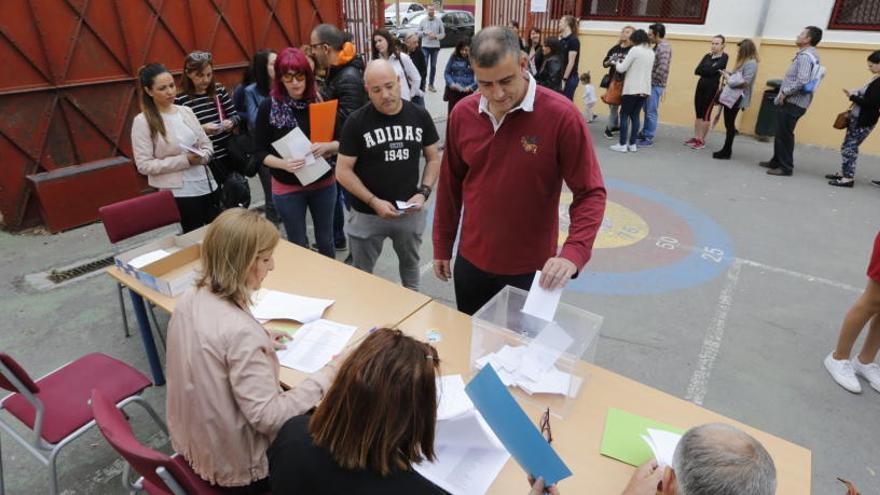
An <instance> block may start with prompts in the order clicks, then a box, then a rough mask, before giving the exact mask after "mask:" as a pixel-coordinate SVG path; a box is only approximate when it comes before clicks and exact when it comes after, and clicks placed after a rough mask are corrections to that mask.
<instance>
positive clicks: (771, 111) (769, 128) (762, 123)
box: [755, 79, 782, 141]
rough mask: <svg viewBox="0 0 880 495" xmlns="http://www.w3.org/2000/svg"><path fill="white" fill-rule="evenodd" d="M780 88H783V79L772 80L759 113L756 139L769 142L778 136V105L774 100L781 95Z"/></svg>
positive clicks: (762, 99)
mask: <svg viewBox="0 0 880 495" xmlns="http://www.w3.org/2000/svg"><path fill="white" fill-rule="evenodd" d="M780 86H782V80H781V79H770V80H769V81H767V89H765V90H764V95H763V97H762V98H761V110H760V111H759V112H758V122H757V123H756V124H755V137H757V138H758V139H759V140H761V141H768V140H769V139H770V138H771V137H773V136H775V135H776V105H775V104H774V103H773V100H775V99H776V95H778V94H779V87H780Z"/></svg>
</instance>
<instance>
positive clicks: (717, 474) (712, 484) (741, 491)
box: [529, 423, 776, 495]
mask: <svg viewBox="0 0 880 495" xmlns="http://www.w3.org/2000/svg"><path fill="white" fill-rule="evenodd" d="M542 493H550V494H551V495H561V492H560V491H559V490H558V489H557V488H556V487H555V486H552V487H546V488H545V487H544V484H543V481H542V480H537V481H532V491H531V492H530V493H529V495H541V494H542ZM774 493H776V466H775V464H774V463H773V458H772V457H770V454H769V453H768V452H767V450H766V449H765V448H764V446H763V445H761V443H760V442H759V441H757V440H755V439H754V438H753V437H751V436H750V435H748V434H747V433H745V432H743V431H742V430H740V429H739V428H736V427H734V426H731V425H727V424H722V423H709V424H705V425H701V426H696V427H694V428H691V429H690V430H688V431H687V432H685V434H684V435H683V436H682V437H681V440H680V441H679V442H678V446H677V447H676V449H675V454H674V455H673V459H672V466H665V467H660V466H658V465H657V461H655V460H653V459H652V460H651V461H649V462H647V463H645V464H643V465H642V466H639V467H638V468H637V469H636V471H635V473H633V475H632V477H631V478H630V481H629V483H628V484H627V486H626V488H624V490H623V492H622V493H621V495H773V494H774Z"/></svg>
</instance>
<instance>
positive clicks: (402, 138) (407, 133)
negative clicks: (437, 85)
mask: <svg viewBox="0 0 880 495" xmlns="http://www.w3.org/2000/svg"><path fill="white" fill-rule="evenodd" d="M364 84H365V85H366V88H367V94H368V95H369V98H370V104H368V105H365V106H364V107H363V108H361V109H359V110H358V111H356V112H355V113H353V114H351V116H350V117H349V118H348V121H347V122H346V123H345V128H344V129H343V130H342V135H341V137H340V141H341V144H340V147H339V160H338V162H337V165H336V176H337V178H338V180H339V183H340V184H342V186H343V187H345V188H346V190H348V191H349V192H351V195H352V199H351V201H352V211H351V215H350V216H349V219H348V224H347V225H346V233H347V234H348V236H349V239H350V242H351V255H352V264H353V266H354V267H356V268H359V269H361V270H364V271H366V272H369V273H372V272H373V269H374V267H375V266H376V261H377V260H378V258H379V256H380V255H381V254H382V245H383V244H384V242H385V239H386V238H391V241H392V245H393V247H394V252H395V253H396V254H397V258H398V260H399V272H400V281H401V282H402V283H403V285H404V287H407V288H409V289H412V290H418V288H419V278H420V269H419V268H420V262H419V248H420V247H421V245H422V233H423V232H424V231H425V226H426V224H427V210H426V208H425V203H427V201H428V198H429V197H430V196H431V191H433V189H434V185H435V184H436V183H437V175H438V174H439V172H440V151H439V150H438V148H439V147H438V144H437V143H438V142H439V140H440V137H439V136H438V134H437V129H436V128H435V126H434V120H433V119H432V118H431V115H430V114H429V113H428V111H427V110H425V109H424V108H421V107H419V106H416V105H414V104H412V103H411V102H408V101H405V100H403V99H402V98H401V97H400V85H401V83H400V80H399V77H398V74H397V73H396V72H395V71H394V68H393V67H392V66H391V63H390V62H389V61H387V60H373V61H371V62H370V63H369V64H368V65H367V70H366V72H365V73H364ZM421 156H424V157H425V161H426V164H425V170H424V172H423V173H422V175H421V177H419V160H420V157H421ZM400 203H403V205H402V206H401V205H400Z"/></svg>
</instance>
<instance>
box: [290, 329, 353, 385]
mask: <svg viewBox="0 0 880 495" xmlns="http://www.w3.org/2000/svg"><path fill="white" fill-rule="evenodd" d="M355 330H357V327H353V326H350V325H343V324H341V323H336V322H333V321H330V320H318V321H313V322H311V323H307V324H305V325H303V326H302V327H301V328H300V329H299V330H297V331H296V333H295V334H294V335H293V340H291V341H290V342H288V343H287V348H286V349H282V350H279V351H278V352H277V354H278V361H279V362H280V363H281V365H282V366H286V367H288V368H294V369H297V370H300V371H303V372H306V373H314V372H316V371H318V370H320V369H321V368H323V367H324V366H326V365H327V363H329V362H330V360H332V359H333V357H334V356H336V355H338V354H340V353H341V352H342V350H343V349H344V348H345V346H346V344H348V341H349V340H350V339H351V337H352V335H354V332H355Z"/></svg>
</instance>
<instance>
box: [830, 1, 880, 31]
mask: <svg viewBox="0 0 880 495" xmlns="http://www.w3.org/2000/svg"><path fill="white" fill-rule="evenodd" d="M828 28H829V29H857V30H865V31H877V30H880V0H836V1H835V2H834V10H833V11H832V13H831V21H830V22H829V23H828Z"/></svg>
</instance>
